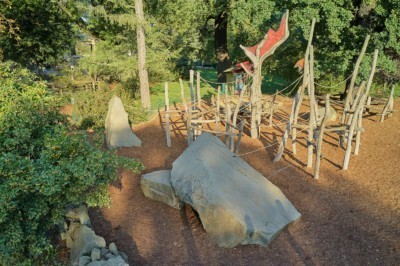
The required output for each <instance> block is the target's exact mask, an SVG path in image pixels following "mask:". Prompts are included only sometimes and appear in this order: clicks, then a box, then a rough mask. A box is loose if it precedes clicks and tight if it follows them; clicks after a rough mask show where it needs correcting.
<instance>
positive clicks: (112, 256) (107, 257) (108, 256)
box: [104, 253, 115, 260]
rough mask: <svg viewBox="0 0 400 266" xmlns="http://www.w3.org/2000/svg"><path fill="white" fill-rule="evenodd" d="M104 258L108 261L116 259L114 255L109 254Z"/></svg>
mask: <svg viewBox="0 0 400 266" xmlns="http://www.w3.org/2000/svg"><path fill="white" fill-rule="evenodd" d="M104 257H105V258H106V259H107V260H109V259H112V258H114V257H115V256H114V255H113V254H112V253H107V254H106V255H104Z"/></svg>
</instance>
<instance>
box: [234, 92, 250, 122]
mask: <svg viewBox="0 0 400 266" xmlns="http://www.w3.org/2000/svg"><path fill="white" fill-rule="evenodd" d="M246 88H247V86H244V87H243V89H242V90H241V92H240V96H239V101H238V102H237V104H236V108H235V112H234V113H233V119H232V124H233V125H234V126H236V125H237V123H236V120H237V116H238V114H239V111H240V107H241V105H242V101H243V95H244V92H245V91H246Z"/></svg>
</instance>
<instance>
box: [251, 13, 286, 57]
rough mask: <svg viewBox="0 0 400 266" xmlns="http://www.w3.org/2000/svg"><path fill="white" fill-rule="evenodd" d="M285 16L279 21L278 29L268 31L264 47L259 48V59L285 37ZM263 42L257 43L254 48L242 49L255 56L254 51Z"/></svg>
mask: <svg viewBox="0 0 400 266" xmlns="http://www.w3.org/2000/svg"><path fill="white" fill-rule="evenodd" d="M286 23H287V16H286V14H285V15H284V17H283V18H282V20H281V24H280V26H279V29H278V30H277V31H274V30H273V29H269V30H268V33H267V35H266V37H267V40H266V41H265V42H264V45H263V46H262V47H261V48H260V57H262V56H263V55H264V54H266V53H267V52H268V51H269V50H271V48H273V47H274V45H276V44H277V43H278V42H279V41H281V40H282V39H284V38H285V35H286V29H287V25H286ZM262 42H263V41H261V42H259V43H257V44H256V45H254V46H251V47H244V48H245V49H246V50H248V51H249V52H251V53H252V54H254V55H256V50H257V48H258V46H259V45H260V44H261V43H262Z"/></svg>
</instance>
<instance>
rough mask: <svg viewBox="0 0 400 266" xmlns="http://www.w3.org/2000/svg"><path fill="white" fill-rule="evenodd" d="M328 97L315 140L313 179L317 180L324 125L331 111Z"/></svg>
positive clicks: (326, 97)
mask: <svg viewBox="0 0 400 266" xmlns="http://www.w3.org/2000/svg"><path fill="white" fill-rule="evenodd" d="M329 97H330V95H329V94H327V95H326V96H325V115H324V118H323V119H322V121H321V125H320V128H319V132H318V140H317V155H316V158H315V171H314V179H318V178H319V168H320V166H321V159H322V158H321V151H322V142H323V138H324V130H325V124H326V121H327V120H328V117H329V112H330V110H331V105H330V103H329Z"/></svg>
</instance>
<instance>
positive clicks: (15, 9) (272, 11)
mask: <svg viewBox="0 0 400 266" xmlns="http://www.w3.org/2000/svg"><path fill="white" fill-rule="evenodd" d="M135 2H138V0H136V1H133V0H84V1H73V0H51V1H48V2H46V3H44V2H43V1H39V0H31V1H27V0H13V1H9V2H4V3H3V4H2V6H1V7H0V13H1V14H2V17H1V19H0V23H1V25H2V29H3V30H2V33H1V35H0V45H1V47H2V50H3V57H4V59H7V60H8V59H10V60H14V61H17V62H20V63H22V64H24V65H28V64H32V63H35V64H38V65H45V64H56V63H59V62H61V61H62V60H63V56H64V54H65V53H66V52H70V53H71V54H74V53H75V51H74V49H75V43H76V40H77V36H78V33H86V34H89V35H90V36H93V37H94V38H95V39H96V40H97V43H98V45H97V48H98V49H97V50H96V57H95V58H91V59H88V61H89V62H87V63H88V64H87V65H88V66H91V68H90V69H89V67H87V68H88V69H89V70H90V71H92V72H93V71H95V72H96V71H97V72H99V73H100V72H102V73H107V74H108V75H111V76H112V78H113V79H115V80H118V81H124V82H127V81H130V83H129V86H130V87H131V89H135V88H136V89H137V88H139V87H140V85H139V75H138V70H139V68H138V65H137V63H138V62H137V58H138V57H137V54H138V45H137V36H138V35H137V32H136V30H137V28H138V26H140V27H143V29H144V31H145V37H146V41H145V42H146V49H147V55H146V59H147V62H146V64H145V66H146V69H147V70H148V73H149V74H148V75H149V80H150V82H158V81H164V80H171V79H176V77H177V75H176V73H177V72H179V71H178V70H179V69H187V68H188V67H191V66H192V65H193V64H195V63H196V62H207V63H213V64H216V65H217V69H218V73H219V80H220V81H223V80H224V75H221V73H222V71H223V70H225V69H227V68H228V67H230V66H231V64H232V62H237V61H241V60H245V59H246V57H245V56H244V54H243V52H242V51H241V49H240V48H239V44H242V45H245V46H250V45H254V44H255V43H257V42H258V41H259V40H260V39H261V38H262V36H263V35H264V34H265V33H266V31H267V30H268V28H270V27H274V28H276V26H277V24H278V23H279V18H280V17H281V15H282V14H283V12H284V11H285V10H286V9H288V10H289V12H290V17H289V27H290V33H291V36H290V37H289V39H288V41H287V42H286V43H285V44H284V45H283V46H282V47H281V48H280V49H278V51H277V53H276V55H274V56H273V57H271V58H270V59H268V60H267V62H266V63H265V66H264V72H265V75H276V74H279V75H281V76H284V77H287V79H291V77H293V75H296V73H295V72H294V70H293V65H294V64H295V62H296V61H297V60H299V59H300V58H301V57H302V56H303V53H304V49H305V45H306V40H305V39H306V36H307V35H308V31H309V28H310V21H311V19H312V18H313V17H315V18H316V19H317V24H316V29H315V38H314V46H315V48H316V49H315V50H316V78H317V81H318V83H320V84H326V85H332V84H335V83H337V82H338V81H341V80H343V79H344V78H346V77H347V76H348V75H349V74H350V73H351V71H352V68H353V64H354V62H355V60H356V58H357V55H358V53H359V51H360V49H361V46H362V43H363V41H364V38H365V36H366V35H367V34H370V35H371V42H370V45H369V47H368V50H367V58H366V60H364V62H363V64H362V66H361V77H360V78H365V76H366V75H367V73H368V68H369V65H370V61H371V54H372V51H373V50H374V49H375V48H377V49H379V50H380V51H381V53H380V56H379V62H378V75H377V81H378V82H379V83H384V82H385V81H395V80H398V79H399V77H400V73H399V64H400V63H399V62H400V42H399V39H400V26H399V25H400V23H399V22H400V3H399V1H396V0H382V1H376V0H362V1H361V0H333V1H331V0H318V1H317V0H296V1H286V0H283V1H272V0H257V1H245V0H229V1H221V0H201V1H195V0H177V1H168V0H144V2H143V9H144V18H145V20H144V21H142V22H140V23H138V18H137V14H136V13H135ZM140 2H142V1H140ZM5 21H13V23H12V24H10V23H5ZM10 25H13V26H12V27H11V26H10ZM15 29H17V31H16V33H17V34H11V32H12V31H14V32H15ZM128 53H130V54H131V55H132V56H131V57H129V56H128ZM96 60H97V61H99V62H96ZM83 61H84V60H83ZM92 74H93V73H92ZM95 76H96V75H95ZM142 86H143V85H142Z"/></svg>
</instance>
